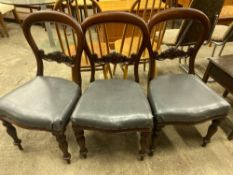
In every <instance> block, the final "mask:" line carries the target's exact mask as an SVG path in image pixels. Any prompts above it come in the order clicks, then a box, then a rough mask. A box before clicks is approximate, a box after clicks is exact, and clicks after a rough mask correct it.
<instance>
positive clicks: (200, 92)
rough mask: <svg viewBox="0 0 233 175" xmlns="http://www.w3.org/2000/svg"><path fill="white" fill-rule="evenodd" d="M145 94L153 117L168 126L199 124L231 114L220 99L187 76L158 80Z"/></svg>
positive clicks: (163, 77)
mask: <svg viewBox="0 0 233 175" xmlns="http://www.w3.org/2000/svg"><path fill="white" fill-rule="evenodd" d="M148 91H149V92H148V98H149V101H150V104H151V108H152V111H153V114H154V116H158V117H159V118H160V119H162V120H163V121H164V122H168V123H169V122H201V121H202V120H207V119H211V118H212V117H216V116H221V115H223V116H224V115H226V114H227V113H228V112H229V110H230V105H229V104H228V103H227V102H226V101H225V100H224V99H223V98H222V97H220V96H219V95H218V94H216V93H215V92H214V91H213V90H211V89H210V88H209V87H208V86H207V85H206V84H204V83H203V82H202V81H201V80H200V79H199V78H197V77H196V76H194V75H190V74H181V75H164V76H159V77H158V78H157V79H154V80H152V81H151V83H150V85H149V90H148Z"/></svg>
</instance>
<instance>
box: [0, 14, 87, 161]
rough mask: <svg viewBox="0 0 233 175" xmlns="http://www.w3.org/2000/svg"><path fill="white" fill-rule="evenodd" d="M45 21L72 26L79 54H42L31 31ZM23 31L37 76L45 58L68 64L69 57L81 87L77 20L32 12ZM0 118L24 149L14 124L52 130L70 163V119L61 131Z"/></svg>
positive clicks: (62, 15)
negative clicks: (68, 55) (67, 134)
mask: <svg viewBox="0 0 233 175" xmlns="http://www.w3.org/2000/svg"><path fill="white" fill-rule="evenodd" d="M45 21H52V22H58V23H63V24H66V25H68V26H71V27H72V29H73V30H74V31H75V32H76V34H77V41H78V42H79V45H78V47H77V48H76V50H77V52H76V53H77V54H76V55H75V56H74V57H73V58H67V57H63V54H62V52H56V53H55V54H53V53H50V54H47V55H45V54H42V53H44V52H43V50H40V49H39V48H38V46H37V44H36V43H35V41H34V39H33V36H32V33H31V27H32V25H33V24H34V23H36V22H45ZM23 32H24V35H25V38H26V40H27V41H28V43H29V45H30V47H31V49H32V51H33V53H34V55H35V58H36V63H37V72H36V76H43V74H44V73H43V72H44V64H43V61H44V60H48V59H49V60H50V61H56V62H58V63H65V64H67V59H68V63H70V61H71V62H72V74H73V77H75V80H74V81H75V82H76V83H77V84H78V85H79V86H80V87H81V75H80V70H79V69H80V68H79V67H80V58H81V54H82V51H83V45H84V37H83V33H82V29H81V26H80V24H78V23H77V21H75V20H74V19H72V18H71V17H69V16H68V15H66V14H62V13H59V12H55V11H44V12H36V13H33V14H31V15H30V16H28V17H27V18H26V19H25V21H24V23H23ZM51 55H52V56H51ZM61 58H62V59H61ZM71 113H72V111H71V112H70V115H71ZM0 120H2V122H3V125H4V126H5V127H6V129H7V133H8V134H9V135H10V136H11V137H12V138H13V140H14V144H15V145H17V146H18V148H19V149H20V150H23V148H22V146H21V140H20V139H19V138H18V136H17V132H16V128H15V127H14V126H13V125H12V124H15V125H17V126H19V127H21V128H25V129H33V130H41V131H48V132H52V135H54V136H55V137H56V140H57V142H58V144H59V148H60V149H61V151H62V152H63V159H64V160H66V161H67V163H70V159H71V155H70V153H69V152H68V143H67V141H66V136H65V134H64V133H65V130H66V126H67V124H68V122H69V120H68V121H67V122H66V124H65V126H64V128H63V129H62V130H61V131H54V130H47V129H41V128H34V127H28V126H24V125H22V124H19V123H18V122H16V121H12V120H9V119H7V118H6V117H5V116H0Z"/></svg>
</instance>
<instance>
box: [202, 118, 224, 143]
mask: <svg viewBox="0 0 233 175" xmlns="http://www.w3.org/2000/svg"><path fill="white" fill-rule="evenodd" d="M221 122H222V119H216V120H213V121H212V124H211V125H210V126H209V128H208V131H207V134H206V136H205V137H204V138H203V143H202V146H203V147H205V146H206V145H207V144H208V143H210V139H211V137H212V136H213V135H214V134H215V133H216V132H217V130H218V126H219V124H220V123H221Z"/></svg>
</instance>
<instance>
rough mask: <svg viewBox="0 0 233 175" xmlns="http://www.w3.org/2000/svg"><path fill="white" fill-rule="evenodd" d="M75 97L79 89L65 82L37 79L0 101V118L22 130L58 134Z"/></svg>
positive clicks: (76, 97) (76, 98)
mask: <svg viewBox="0 0 233 175" xmlns="http://www.w3.org/2000/svg"><path fill="white" fill-rule="evenodd" d="M79 96H80V88H79V86H78V85H77V84H75V83H73V82H71V81H69V80H65V79H61V78H54V77H53V78H52V77H41V76H37V77H36V78H34V79H33V80H31V81H29V82H27V83H26V84H24V85H23V86H21V87H19V88H17V89H16V90H14V91H12V92H11V93H9V94H7V95H5V96H3V97H2V98H0V115H2V116H4V117H5V118H6V119H8V120H10V121H12V122H15V123H17V124H19V125H20V124H21V125H23V126H25V127H29V128H36V129H45V130H52V131H59V130H61V129H62V128H64V126H65V124H67V122H68V121H69V117H70V115H71V112H70V111H72V108H74V105H75V104H76V103H77V101H78V98H79Z"/></svg>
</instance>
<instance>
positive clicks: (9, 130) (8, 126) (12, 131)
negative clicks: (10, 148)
mask: <svg viewBox="0 0 233 175" xmlns="http://www.w3.org/2000/svg"><path fill="white" fill-rule="evenodd" d="M2 123H3V126H5V127H6V131H7V133H8V135H10V136H11V137H12V138H13V140H14V145H16V146H18V148H19V150H23V147H22V145H21V140H20V139H19V138H18V136H17V132H16V129H15V127H14V126H12V125H11V124H10V123H9V122H7V121H2Z"/></svg>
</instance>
